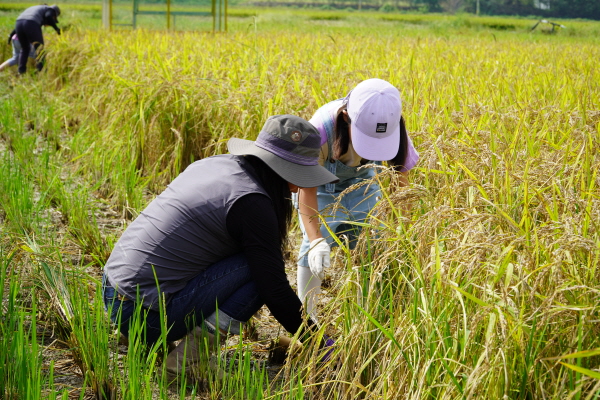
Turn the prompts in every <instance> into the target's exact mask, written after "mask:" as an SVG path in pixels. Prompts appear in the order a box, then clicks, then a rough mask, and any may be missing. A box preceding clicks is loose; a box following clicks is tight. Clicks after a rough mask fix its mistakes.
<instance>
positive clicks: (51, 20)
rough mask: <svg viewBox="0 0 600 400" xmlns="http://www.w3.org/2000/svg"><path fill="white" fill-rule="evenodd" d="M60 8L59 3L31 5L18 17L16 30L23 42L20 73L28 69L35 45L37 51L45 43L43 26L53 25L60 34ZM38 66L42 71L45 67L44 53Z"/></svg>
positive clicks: (39, 59) (20, 40)
mask: <svg viewBox="0 0 600 400" xmlns="http://www.w3.org/2000/svg"><path fill="white" fill-rule="evenodd" d="M59 15H60V9H59V8H58V6H57V5H53V6H44V5H42V6H33V7H29V8H28V9H26V10H25V11H23V13H21V15H19V17H18V18H17V23H16V26H15V31H16V32H17V36H18V37H19V42H20V43H21V54H20V55H19V74H24V73H25V72H26V71H27V58H28V57H29V52H30V51H31V46H32V45H33V48H34V50H35V51H36V52H37V51H38V48H39V47H40V46H42V45H43V44H44V36H43V35H42V26H48V25H49V26H51V27H53V28H54V30H55V31H56V33H58V34H59V35H60V29H59V28H58V26H56V24H57V23H58V16H59ZM38 54H39V55H40V57H39V58H38V62H37V63H36V68H37V70H38V71H41V70H42V68H44V55H43V54H40V53H39V52H38Z"/></svg>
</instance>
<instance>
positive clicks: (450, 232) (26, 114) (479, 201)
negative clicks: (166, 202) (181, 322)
mask: <svg viewBox="0 0 600 400" xmlns="http://www.w3.org/2000/svg"><path fill="white" fill-rule="evenodd" d="M17 6H18V5H15V7H17ZM11 7H12V6H4V5H2V7H0V26H2V28H3V29H2V31H3V32H6V34H8V32H10V30H11V29H12V26H13V24H14V19H15V18H16V16H17V15H18V14H19V10H18V9H16V8H14V7H13V8H11ZM24 7H25V4H24V5H23V8H24ZM231 11H232V16H231V17H230V19H229V24H228V30H229V31H228V32H227V33H218V34H213V33H211V32H209V31H208V30H209V27H208V22H207V21H206V20H203V19H201V18H196V20H195V19H194V18H189V19H181V20H178V22H177V25H176V26H175V29H174V30H172V31H167V30H166V29H165V27H166V26H165V25H164V20H160V21H159V20H158V19H157V20H156V21H154V20H153V19H152V18H150V17H147V19H146V20H143V21H142V20H140V26H141V28H140V29H137V30H135V31H132V30H131V29H128V28H127V27H122V28H116V29H113V30H112V31H110V32H109V31H106V30H102V29H101V21H100V8H99V7H98V6H97V5H86V4H65V5H64V7H63V16H62V17H61V18H60V20H61V24H60V25H61V26H62V27H63V28H64V32H63V34H62V35H61V36H57V35H56V34H55V33H54V32H53V30H52V29H50V28H47V29H46V30H45V31H44V35H45V39H46V44H47V45H46V51H47V59H48V62H47V66H46V69H45V71H44V72H42V73H40V74H34V73H33V72H32V71H29V72H31V73H28V74H27V75H25V76H21V77H18V76H16V72H15V71H14V70H11V71H3V72H1V73H0V74H1V75H0V134H1V137H0V159H1V161H0V162H1V168H0V232H1V234H0V296H1V297H2V318H1V319H0V398H6V399H47V398H48V399H49V398H52V399H54V398H57V397H58V398H63V399H67V398H81V399H83V398H98V399H192V398H197V399H332V400H333V399H382V400H383V399H567V398H571V399H598V398H600V368H599V364H600V285H599V278H600V271H599V263H600V177H599V176H598V171H599V170H600V156H599V153H600V144H599V143H600V140H599V138H600V135H599V129H600V68H598V60H599V59H600V22H592V21H560V23H562V24H564V25H565V26H566V28H564V29H560V30H557V31H555V32H551V31H550V30H549V29H550V28H549V27H548V26H541V27H538V28H537V29H536V30H534V31H530V29H531V27H532V26H533V25H534V24H535V23H536V22H537V19H535V18H533V17H532V18H529V19H525V18H523V19H516V18H499V17H475V16H472V15H456V16H443V15H425V14H414V15H411V14H394V13H362V12H356V11H355V12H350V11H337V12H334V11H322V10H321V11H319V10H313V11H311V10H304V9H303V10H293V9H271V10H267V9H251V8H248V9H241V8H239V9H235V8H234V9H232V10H231ZM119 18H121V19H123V20H125V19H126V14H123V16H122V17H119ZM203 24H204V25H203ZM198 27H200V28H201V30H198V31H195V30H194V29H195V28H198ZM5 36H6V35H4V34H3V36H2V37H5ZM0 46H2V50H0V54H2V55H3V60H4V59H6V58H8V57H10V55H9V54H10V47H8V46H7V45H6V41H5V39H3V40H2V44H1V45H0ZM31 69H32V68H30V70H31ZM372 77H377V78H382V79H385V80H388V81H389V82H391V83H392V84H394V85H395V86H396V87H398V88H399V90H400V92H401V94H402V99H403V115H404V118H405V119H406V121H407V128H408V130H409V134H410V136H411V137H412V140H413V142H414V144H415V147H416V148H417V150H418V151H419V153H420V156H421V159H420V162H419V164H418V165H417V167H416V168H415V169H414V170H413V171H412V172H411V175H410V180H411V185H410V186H409V187H407V188H399V187H398V186H397V185H396V180H395V179H396V178H395V177H394V176H393V174H392V173H391V172H390V171H389V170H387V169H385V168H384V169H382V170H381V173H380V175H379V176H378V180H379V181H380V182H381V184H382V185H383V187H384V196H383V199H382V200H381V202H380V204H379V205H378V206H377V207H376V209H375V210H374V212H373V216H372V217H373V218H372V223H371V224H370V225H369V226H365V227H364V229H363V232H364V234H363V236H362V237H361V240H360V243H359V246H358V248H357V249H355V250H353V251H349V250H347V248H346V247H345V244H344V243H340V245H341V247H340V248H339V249H337V250H336V251H335V256H334V258H333V264H332V266H331V267H330V268H329V269H328V270H327V274H328V278H327V279H326V280H325V288H324V293H325V294H324V296H323V299H321V302H320V304H319V315H320V323H321V328H322V329H321V330H320V331H319V333H318V334H317V335H315V337H314V338H313V341H314V342H317V341H318V340H319V339H320V336H321V335H322V334H323V333H327V334H329V335H331V336H332V337H334V338H335V339H336V346H335V351H334V354H333V355H332V357H331V358H330V359H329V360H328V361H327V362H320V354H319V353H318V352H317V350H316V346H313V345H312V341H311V342H309V343H304V346H303V347H301V348H298V349H297V350H296V351H295V352H290V354H288V358H287V361H286V362H285V363H284V364H280V363H277V362H275V361H274V360H273V358H272V357H269V350H268V347H269V345H270V342H271V341H272V340H273V339H275V338H276V337H277V336H279V335H283V334H284V332H283V330H281V331H278V328H277V322H276V321H275V319H274V318H273V317H271V316H270V315H269V313H268V310H266V309H264V310H262V311H261V312H260V313H259V315H257V316H256V317H255V318H254V319H253V323H252V325H253V327H254V329H256V331H257V333H254V334H251V333H248V334H246V335H244V336H243V337H241V338H233V339H230V340H229V341H228V342H227V347H224V348H222V351H221V354H220V355H219V356H218V362H219V363H221V364H222V366H223V368H225V369H226V370H227V377H226V378H225V379H218V378H217V377H215V376H214V374H212V373H211V371H210V370H209V369H208V368H207V370H206V371H200V373H199V374H200V378H201V383H200V384H193V383H192V382H186V381H185V380H182V381H178V382H175V383H173V384H171V385H168V382H167V381H168V379H167V375H166V370H165V369H164V368H163V363H162V357H163V354H164V352H165V351H166V349H167V344H166V343H164V342H163V343H160V345H159V346H157V347H156V348H152V349H147V348H144V347H143V346H141V345H140V343H139V331H136V330H135V329H133V331H134V334H132V336H131V337H130V338H129V346H128V347H126V346H125V345H123V344H122V343H121V344H120V343H119V337H118V334H116V333H115V331H114V327H112V326H111V325H110V322H109V320H108V318H107V317H106V315H105V313H104V306H103V303H102V300H101V293H100V290H99V288H100V281H99V280H100V276H101V273H102V267H103V264H104V262H105V261H106V259H107V257H108V256H109V254H110V252H111V249H112V246H113V244H114V243H115V241H116V240H117V239H118V237H119V235H120V234H121V233H122V232H123V230H124V229H125V227H126V226H127V224H128V223H130V222H131V221H132V220H133V219H134V218H135V217H136V216H137V214H138V213H139V212H140V211H141V210H142V209H143V208H144V207H145V205H146V204H147V203H148V202H149V201H150V200H151V199H152V198H153V197H154V196H155V195H156V194H158V193H160V192H161V191H162V190H163V189H164V188H165V186H166V184H168V182H170V181H171V180H172V179H173V178H174V177H175V176H177V174H178V173H179V172H181V171H182V170H183V169H184V168H185V167H186V166H187V165H189V164H190V163H191V162H193V161H195V160H198V159H200V158H203V157H207V156H210V155H214V154H221V153H224V152H226V147H225V142H226V140H227V139H228V138H230V137H242V138H248V139H255V138H256V135H257V134H258V132H259V130H260V128H261V126H262V124H263V122H264V121H265V120H266V118H267V117H268V116H270V115H274V114H295V115H299V116H301V117H304V118H307V119H309V118H310V117H311V116H312V114H313V113H314V112H315V111H316V109H317V108H318V107H319V106H320V105H323V104H325V103H326V102H328V101H330V100H334V99H336V98H339V97H343V96H345V95H346V93H347V92H348V90H350V89H351V88H352V87H353V86H355V85H356V84H357V83H359V82H360V81H361V80H363V79H367V78H372ZM407 203H410V204H411V205H412V208H411V211H410V213H409V214H405V215H403V214H402V212H401V210H402V209H403V208H405V205H406V204H407ZM298 239H299V230H298V229H295V230H294V232H293V233H292V235H291V241H290V245H289V248H290V251H289V254H288V256H289V260H288V265H289V267H288V274H289V279H290V282H291V283H292V285H293V286H294V285H295V272H296V271H295V266H294V265H295V256H296V249H297V245H299V240H298ZM136 333H137V334H136Z"/></svg>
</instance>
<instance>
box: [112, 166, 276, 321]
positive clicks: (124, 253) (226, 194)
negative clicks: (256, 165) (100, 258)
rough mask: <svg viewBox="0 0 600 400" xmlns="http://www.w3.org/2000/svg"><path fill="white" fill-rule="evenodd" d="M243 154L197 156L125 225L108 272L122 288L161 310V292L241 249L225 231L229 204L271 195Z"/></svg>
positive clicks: (177, 287) (167, 292) (178, 286)
mask: <svg viewBox="0 0 600 400" xmlns="http://www.w3.org/2000/svg"><path fill="white" fill-rule="evenodd" d="M248 170H250V171H252V167H251V166H250V165H249V164H248V163H247V161H246V160H245V159H244V158H243V157H240V156H233V155H220V156H213V157H209V158H206V159H203V160H200V161H196V162H195V163H193V164H192V165H190V166H189V167H188V168H187V169H186V170H185V171H184V172H183V173H181V174H180V175H179V176H178V177H177V178H175V180H174V181H173V182H171V184H169V186H168V187H167V189H165V191H164V192H162V193H161V194H160V195H159V196H158V197H156V198H155V199H154V200H153V201H152V202H151V203H150V205H148V207H146V209H145V210H144V211H142V213H141V214H140V215H139V216H138V217H137V218H136V219H135V221H133V222H132V223H131V225H129V227H128V228H127V229H126V230H125V232H124V233H123V235H122V236H121V238H120V239H119V241H118V242H117V244H116V245H115V248H114V249H113V252H112V253H111V255H110V257H109V259H108V261H107V263H106V266H105V267H104V271H105V273H106V275H107V277H108V280H109V282H110V283H111V285H112V286H113V287H114V288H115V289H117V291H118V292H119V293H121V294H122V295H124V296H126V297H128V298H130V299H135V298H136V293H137V291H138V290H139V295H140V297H141V298H143V303H144V306H145V307H148V308H152V309H154V310H158V296H159V291H158V289H157V287H156V281H155V277H154V274H155V273H156V278H157V279H158V283H159V286H160V292H162V293H164V295H165V299H166V300H167V301H168V299H169V297H170V295H171V294H173V293H175V292H178V291H179V290H181V289H183V288H184V287H185V285H186V283H187V282H188V281H189V280H190V279H192V278H193V277H195V276H196V275H198V273H200V272H201V271H203V270H204V269H206V268H208V267H209V266H210V265H212V264H214V263H215V262H217V261H219V260H222V259H224V258H226V257H229V256H231V255H233V254H236V253H240V252H241V246H240V244H239V243H237V242H235V241H234V240H233V239H232V237H231V236H230V235H229V233H228V232H227V226H226V218H227V214H228V212H229V210H230V208H231V206H232V205H233V204H234V203H235V201H236V200H237V199H239V198H240V197H242V196H244V195H246V194H250V193H261V194H264V195H265V196H268V195H267V193H266V192H265V190H264V189H263V188H262V187H261V185H260V183H259V181H258V179H257V178H256V177H254V176H253V175H251V174H249V173H248Z"/></svg>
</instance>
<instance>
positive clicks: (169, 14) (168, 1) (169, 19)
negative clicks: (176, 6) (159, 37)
mask: <svg viewBox="0 0 600 400" xmlns="http://www.w3.org/2000/svg"><path fill="white" fill-rule="evenodd" d="M167 30H168V31H170V30H171V0H167Z"/></svg>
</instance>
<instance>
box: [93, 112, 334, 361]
mask: <svg viewBox="0 0 600 400" xmlns="http://www.w3.org/2000/svg"><path fill="white" fill-rule="evenodd" d="M320 141H321V139H320V135H319V132H318V131H317V130H316V129H315V128H314V127H313V126H312V125H311V124H309V123H308V122H307V121H305V120H303V119H302V118H299V117H295V116H292V115H278V116H274V117H270V118H269V119H268V120H267V121H266V123H265V125H264V126H263V128H262V130H261V132H260V133H259V135H258V138H257V140H256V141H249V140H243V139H235V138H233V139H230V140H229V142H228V143H227V146H228V150H229V152H230V153H231V154H226V155H217V156H212V157H208V158H206V159H203V160H200V161H197V162H195V163H193V164H191V165H190V166H189V167H188V168H187V169H186V170H185V171H184V172H183V173H181V174H180V175H179V176H178V177H177V178H176V179H175V180H174V181H173V182H171V184H169V185H168V187H167V188H166V190H165V191H164V192H163V193H161V194H160V195H159V196H158V197H156V198H155V199H154V200H153V201H152V202H151V203H150V205H149V206H148V207H147V208H146V209H145V210H144V211H142V212H141V214H140V215H139V216H138V217H137V218H136V219H135V221H133V222H132V223H131V224H130V225H129V227H128V228H127V229H126V230H125V232H124V233H123V235H122V236H121V238H120V239H119V241H118V242H117V243H116V245H115V248H114V249H113V251H112V254H111V255H110V257H109V259H108V261H107V263H106V266H105V268H104V278H103V290H104V301H105V305H106V307H107V310H110V313H111V319H112V320H113V321H114V322H115V323H118V324H119V329H120V331H121V333H122V334H123V335H125V336H126V337H127V336H128V332H129V329H130V320H131V318H132V316H133V314H134V311H135V309H136V306H138V304H136V303H138V302H141V303H142V304H141V305H140V306H141V307H143V308H144V311H145V312H144V315H145V319H144V321H145V341H146V343H147V344H149V345H151V344H153V343H155V342H156V341H157V340H158V339H159V338H160V337H161V333H163V332H162V331H161V315H160V308H159V303H160V302H159V299H163V298H164V300H165V305H164V309H165V310H166V329H167V330H168V331H167V332H166V338H167V340H168V341H176V340H179V339H182V338H183V340H182V341H181V342H180V343H179V344H178V346H177V348H175V350H173V351H171V352H170V353H169V354H168V356H167V359H166V367H167V369H168V370H169V372H172V373H179V372H181V369H182V365H184V362H185V365H186V366H193V364H194V363H197V362H200V361H199V360H200V358H199V357H197V356H195V354H198V353H199V352H198V351H197V350H195V349H194V348H193V347H194V346H197V345H198V344H201V343H208V344H209V346H217V345H218V344H217V343H216V340H215V335H216V334H217V333H218V332H221V333H229V334H239V333H240V326H241V325H243V323H244V322H246V321H248V320H249V319H250V318H251V317H252V315H254V314H255V313H256V312H257V311H258V310H259V309H260V308H261V307H262V305H263V304H266V306H267V307H268V308H269V310H270V311H271V312H272V314H273V315H274V316H275V318H276V319H277V321H278V322H279V323H281V324H282V325H283V327H284V328H285V329H286V330H287V331H288V332H290V333H291V334H295V333H296V332H297V331H298V329H300V327H301V325H302V322H303V315H302V303H301V302H300V300H299V299H298V297H297V296H296V294H295V293H294V290H293V289H292V288H291V286H290V284H289V282H288V280H287V276H286V273H285V269H284V260H283V255H282V254H283V253H282V247H283V246H284V243H285V242H286V236H287V234H288V228H289V225H290V221H291V217H292V212H293V209H292V203H291V202H290V196H291V193H292V192H297V190H298V188H299V187H302V188H305V187H316V186H320V185H324V184H326V183H329V182H335V181H337V178H336V177H335V175H333V174H331V173H330V172H328V171H327V170H326V169H325V168H323V167H321V166H320V165H319V164H318V156H319V148H320ZM136 299H139V300H136ZM311 323H312V322H311V321H310V320H309V323H308V325H309V326H310V325H311ZM186 349H187V350H186ZM184 354H186V356H185V358H186V360H185V361H184ZM188 355H189V356H188ZM186 369H187V367H186Z"/></svg>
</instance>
